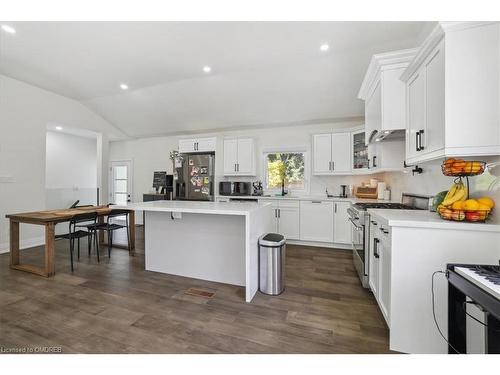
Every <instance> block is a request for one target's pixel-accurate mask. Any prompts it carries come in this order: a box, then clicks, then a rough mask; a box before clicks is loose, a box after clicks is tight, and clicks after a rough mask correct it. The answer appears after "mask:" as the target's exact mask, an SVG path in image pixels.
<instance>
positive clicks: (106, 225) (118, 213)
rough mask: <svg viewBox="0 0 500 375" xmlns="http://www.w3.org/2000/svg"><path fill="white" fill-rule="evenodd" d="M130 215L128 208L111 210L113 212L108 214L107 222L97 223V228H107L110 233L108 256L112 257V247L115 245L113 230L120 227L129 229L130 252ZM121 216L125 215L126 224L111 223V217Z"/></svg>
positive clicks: (128, 244) (128, 242) (128, 243)
mask: <svg viewBox="0 0 500 375" xmlns="http://www.w3.org/2000/svg"><path fill="white" fill-rule="evenodd" d="M128 215H129V211H128V210H120V209H115V210H111V212H110V213H109V214H108V218H107V220H106V223H101V224H97V225H96V228H97V229H98V230H105V231H106V232H107V234H108V257H110V258H111V248H112V247H113V232H114V231H115V230H118V229H123V228H125V229H126V231H127V247H128V252H129V254H130V232H129V224H128ZM119 216H125V225H121V224H116V223H111V221H110V219H113V218H116V217H119Z"/></svg>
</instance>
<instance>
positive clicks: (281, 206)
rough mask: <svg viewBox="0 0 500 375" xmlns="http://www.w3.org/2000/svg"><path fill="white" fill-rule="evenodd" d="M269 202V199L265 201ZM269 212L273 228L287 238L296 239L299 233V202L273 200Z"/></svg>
mask: <svg viewBox="0 0 500 375" xmlns="http://www.w3.org/2000/svg"><path fill="white" fill-rule="evenodd" d="M266 202H269V201H266ZM270 203H271V204H272V210H271V214H272V215H273V216H272V220H273V221H272V222H273V229H274V230H275V231H276V233H279V234H282V235H283V236H285V238H286V239H288V240H298V239H299V237H300V233H299V225H300V218H299V210H300V209H299V202H296V201H281V202H280V201H278V200H273V201H271V202H270Z"/></svg>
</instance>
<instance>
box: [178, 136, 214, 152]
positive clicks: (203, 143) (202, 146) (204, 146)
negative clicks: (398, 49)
mask: <svg viewBox="0 0 500 375" xmlns="http://www.w3.org/2000/svg"><path fill="white" fill-rule="evenodd" d="M215 147H216V138H215V137H210V138H191V139H180V140H179V152H180V153H182V154H185V153H193V152H214V151H215Z"/></svg>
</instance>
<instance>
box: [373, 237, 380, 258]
mask: <svg viewBox="0 0 500 375" xmlns="http://www.w3.org/2000/svg"><path fill="white" fill-rule="evenodd" d="M379 242H380V241H379V239H378V238H374V239H373V256H374V257H375V258H377V259H378V258H380V255H379V253H378V243H379Z"/></svg>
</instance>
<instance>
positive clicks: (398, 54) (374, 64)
mask: <svg viewBox="0 0 500 375" xmlns="http://www.w3.org/2000/svg"><path fill="white" fill-rule="evenodd" d="M417 51H418V49H417V48H410V49H403V50H399V51H392V52H387V53H379V54H376V55H373V56H372V59H371V61H370V65H369V66H368V69H367V71H366V74H365V78H364V79H363V82H362V83H361V88H360V89H359V92H358V98H359V99H362V100H366V98H367V97H368V96H369V94H370V92H371V91H372V90H371V89H372V87H373V86H374V84H375V83H376V82H377V81H378V80H379V79H380V72H381V71H382V70H386V69H399V68H404V67H407V66H408V65H409V64H410V62H411V61H412V60H413V58H414V56H415V54H416V53H417Z"/></svg>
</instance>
